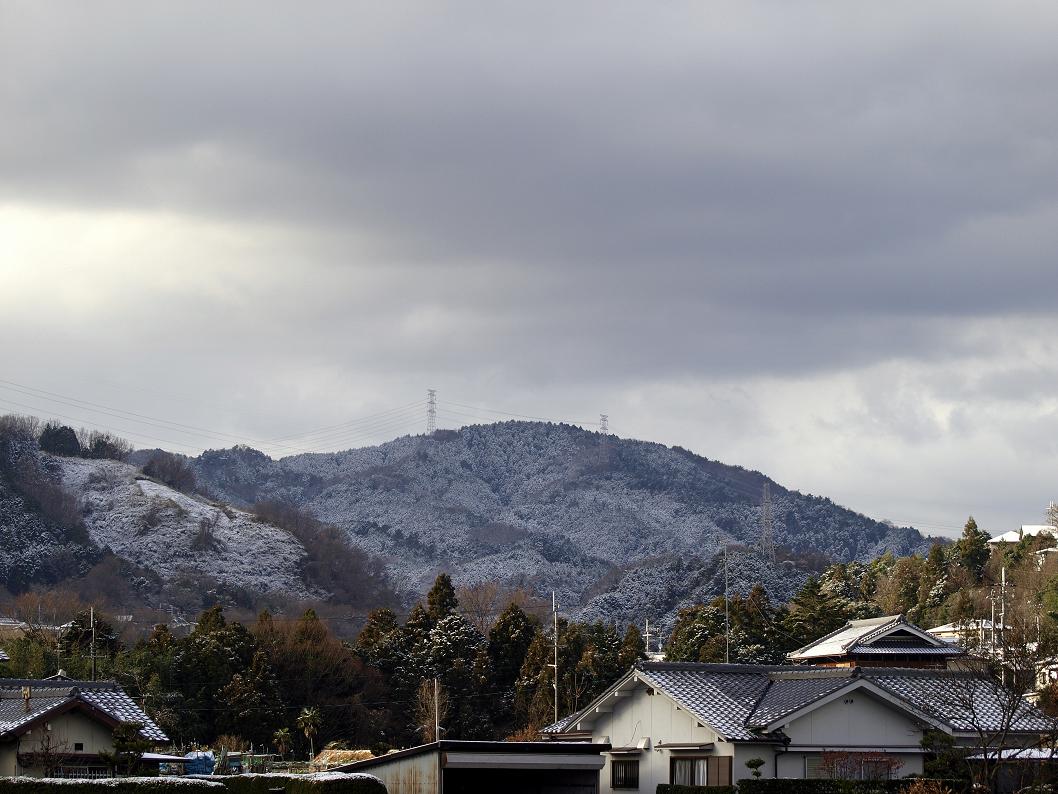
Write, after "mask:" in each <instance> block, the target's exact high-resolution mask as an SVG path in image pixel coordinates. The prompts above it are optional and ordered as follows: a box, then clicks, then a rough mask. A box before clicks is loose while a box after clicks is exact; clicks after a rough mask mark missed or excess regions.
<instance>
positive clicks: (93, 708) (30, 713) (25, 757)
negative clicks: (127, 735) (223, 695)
mask: <svg viewBox="0 0 1058 794" xmlns="http://www.w3.org/2000/svg"><path fill="white" fill-rule="evenodd" d="M127 722H135V723H139V724H140V725H141V726H142V727H141V728H140V733H141V734H142V735H143V737H144V738H145V739H147V740H149V741H151V742H153V743H154V744H156V745H157V744H163V743H166V742H168V741H169V739H168V737H167V736H166V735H165V733H164V732H163V731H162V729H161V728H159V727H158V726H157V725H156V724H155V723H154V722H153V721H152V720H151V718H150V717H148V716H147V715H146V714H145V713H144V712H143V710H142V709H140V707H139V706H137V705H136V703H135V702H134V701H133V700H132V698H130V697H129V696H128V694H126V693H125V691H124V690H123V689H122V688H121V687H120V686H119V685H118V684H116V683H115V682H113V681H75V680H72V679H69V678H67V677H65V676H63V675H58V676H53V677H52V678H46V679H19V678H4V679H0V776H27V777H44V776H45V775H46V774H47V775H48V776H56V777H102V776H105V775H106V774H107V767H106V764H104V763H103V761H102V759H101V758H100V753H104V752H112V751H113V749H114V735H113V732H114V729H115V728H116V727H118V726H119V725H121V724H122V723H127Z"/></svg>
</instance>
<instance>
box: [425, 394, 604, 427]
mask: <svg viewBox="0 0 1058 794" xmlns="http://www.w3.org/2000/svg"><path fill="white" fill-rule="evenodd" d="M446 404H447V405H455V406H457V407H459V408H468V409H470V410H472V411H483V412H484V413H488V414H498V415H500V416H514V417H517V418H519V419H532V420H534V421H537V422H553V423H556V424H557V423H561V422H565V423H566V424H570V425H591V426H593V427H594V426H596V425H598V424H599V423H598V422H582V421H580V420H576V419H554V418H552V417H547V416H531V415H529V414H518V413H512V412H511V411H497V410H496V409H494V408H481V407H480V406H477V405H467V404H466V403H459V402H455V401H454V400H447V401H446Z"/></svg>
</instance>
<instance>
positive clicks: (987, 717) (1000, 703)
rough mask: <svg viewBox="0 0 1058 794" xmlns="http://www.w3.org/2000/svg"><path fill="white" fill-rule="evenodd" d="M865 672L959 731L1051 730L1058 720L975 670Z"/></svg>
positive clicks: (881, 668) (904, 699) (894, 693)
mask: <svg viewBox="0 0 1058 794" xmlns="http://www.w3.org/2000/svg"><path fill="white" fill-rule="evenodd" d="M861 675H862V676H863V678H866V679H868V680H870V681H872V682H874V683H876V684H877V685H878V686H880V687H881V688H882V689H885V690H886V691H888V692H891V693H892V694H893V695H895V696H896V697H898V698H900V699H901V700H903V701H904V702H906V703H908V704H909V705H911V706H913V707H914V708H917V709H918V710H919V711H923V712H925V713H926V714H929V715H931V716H933V717H934V718H936V719H938V720H940V721H941V722H944V723H946V724H948V725H950V726H951V727H952V728H954V729H955V730H956V731H972V730H975V729H977V728H983V729H984V730H1002V729H1003V728H1004V727H1009V729H1011V730H1014V731H1029V732H1037V731H1051V730H1054V723H1053V721H1052V720H1050V719H1049V718H1047V717H1045V716H1044V715H1043V714H1042V713H1040V712H1039V711H1038V710H1036V709H1035V708H1034V707H1032V706H1030V705H1029V704H1028V703H1025V702H1024V701H1022V700H1020V699H1019V698H1015V697H1014V696H1012V695H1010V694H1008V693H1005V692H1004V691H1003V690H1001V689H1000V688H999V686H998V685H997V684H995V683H993V682H991V681H988V680H985V679H983V678H981V677H980V676H975V675H973V674H972V673H953V672H947V671H937V672H929V671H922V670H901V669H896V668H884V667H876V668H865V669H862V671H861Z"/></svg>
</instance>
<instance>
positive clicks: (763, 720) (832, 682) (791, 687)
mask: <svg viewBox="0 0 1058 794" xmlns="http://www.w3.org/2000/svg"><path fill="white" fill-rule="evenodd" d="M771 679H772V681H771V685H770V686H769V687H768V690H767V692H765V694H764V697H762V698H761V700H760V702H759V703H758V704H757V707H756V708H755V709H754V710H753V713H752V714H750V715H749V718H748V720H747V722H748V724H749V725H752V726H755V727H764V726H765V725H769V724H770V723H772V722H775V720H778V719H782V718H783V717H785V716H786V715H788V714H793V713H794V712H795V711H798V710H799V709H802V708H804V707H805V706H807V705H809V704H810V703H814V702H815V701H817V700H819V699H820V698H823V697H826V696H827V695H829V694H830V693H832V692H837V691H838V690H839V689H841V688H842V687H845V686H848V685H849V683H850V682H851V680H852V679H851V677H850V676H849V675H848V674H845V675H831V676H805V677H798V678H785V677H780V676H771Z"/></svg>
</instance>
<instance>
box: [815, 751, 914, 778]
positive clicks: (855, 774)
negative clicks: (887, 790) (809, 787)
mask: <svg viewBox="0 0 1058 794" xmlns="http://www.w3.org/2000/svg"><path fill="white" fill-rule="evenodd" d="M902 766H903V762H902V761H901V760H900V759H899V758H898V757H897V756H893V755H886V754H885V753H877V752H869V753H851V752H839V751H832V752H826V753H812V754H808V755H805V777H806V778H817V779H818V778H830V779H833V780H889V779H891V778H892V777H894V776H895V773H896V772H897V771H898V770H899V769H900V767H902Z"/></svg>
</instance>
